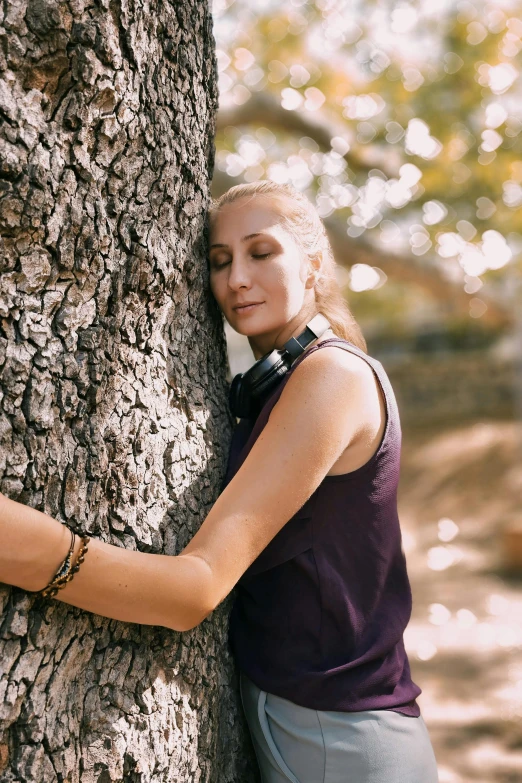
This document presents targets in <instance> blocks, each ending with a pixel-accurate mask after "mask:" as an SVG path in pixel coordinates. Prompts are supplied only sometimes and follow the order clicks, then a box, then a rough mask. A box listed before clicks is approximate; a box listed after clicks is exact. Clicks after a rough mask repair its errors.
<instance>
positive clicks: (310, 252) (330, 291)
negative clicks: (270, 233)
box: [209, 180, 368, 353]
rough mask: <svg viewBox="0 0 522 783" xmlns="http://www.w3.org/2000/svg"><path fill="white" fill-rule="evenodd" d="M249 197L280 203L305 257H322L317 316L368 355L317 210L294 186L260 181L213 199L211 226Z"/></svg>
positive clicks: (282, 219) (245, 184) (317, 287)
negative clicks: (226, 209)
mask: <svg viewBox="0 0 522 783" xmlns="http://www.w3.org/2000/svg"><path fill="white" fill-rule="evenodd" d="M248 196H251V197H254V196H271V197H273V198H276V199H278V200H279V201H280V203H281V207H282V210H281V213H280V217H281V222H282V223H283V224H284V225H285V228H286V229H287V230H288V231H289V232H290V233H291V234H292V236H293V237H294V239H295V241H296V242H297V244H298V246H299V247H300V248H301V250H302V251H303V253H304V254H305V256H307V258H309V259H312V258H315V257H316V256H318V255H320V256H321V270H320V274H319V277H318V279H317V282H316V284H315V302H316V305H317V312H319V313H322V314H323V315H324V316H325V317H326V318H327V319H328V321H329V322H330V326H331V328H332V331H333V332H334V333H335V335H337V337H342V338H343V339H344V340H348V341H349V342H351V343H353V345H356V346H357V348H360V349H361V350H362V351H364V352H365V353H367V352H368V349H367V346H366V340H365V339H364V336H363V333H362V331H361V328H360V326H359V324H358V323H357V321H356V320H355V318H354V317H353V315H352V313H351V311H350V308H349V307H348V304H347V302H346V300H345V298H344V296H343V293H342V291H341V288H340V287H339V283H338V281H337V275H336V272H335V270H336V267H337V262H336V261H335V258H334V255H333V251H332V247H331V245H330V240H329V239H328V235H327V233H326V229H325V227H324V223H323V221H322V220H321V218H320V217H319V214H318V212H317V210H316V208H315V206H314V205H313V204H312V203H311V201H309V199H308V198H307V197H306V196H305V195H304V193H301V192H300V191H299V190H297V189H296V188H295V187H294V186H293V185H290V184H288V183H282V184H280V183H277V182H272V180H257V181H255V182H246V183H241V184H239V185H233V186H232V187H231V188H229V189H228V190H227V191H226V192H225V193H223V194H222V195H221V196H220V197H219V198H217V199H212V201H211V205H210V210H209V219H210V223H211V224H212V222H213V221H214V220H215V218H216V217H217V215H218V213H219V210H220V209H221V207H223V206H225V204H231V203H233V202H234V201H238V200H239V199H241V198H244V197H248Z"/></svg>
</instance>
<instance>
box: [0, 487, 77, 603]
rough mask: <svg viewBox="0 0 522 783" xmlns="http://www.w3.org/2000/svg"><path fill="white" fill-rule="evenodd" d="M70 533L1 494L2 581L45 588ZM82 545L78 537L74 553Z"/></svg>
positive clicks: (27, 586) (67, 544)
mask: <svg viewBox="0 0 522 783" xmlns="http://www.w3.org/2000/svg"><path fill="white" fill-rule="evenodd" d="M70 535H71V534H70V531H69V530H68V528H67V527H66V526H65V525H62V523H61V522H58V520H56V519H53V517H50V516H48V515H47V514H44V513H43V512H41V511H37V510H36V509H34V508H31V507H30V506H25V505H24V504H23V503H18V502H17V501H15V500H10V499H9V498H7V497H6V496H5V495H0V540H1V541H2V546H0V582H4V583H5V584H9V585H14V586H16V587H20V588H22V589H23V590H27V591H29V592H36V591H38V590H42V589H43V588H44V587H46V586H47V584H48V583H49V582H50V581H51V579H52V578H53V577H54V575H55V573H56V571H57V570H58V568H59V567H60V565H61V563H62V562H63V559H64V558H65V556H66V555H67V552H68V550H69V547H70V543H71V538H70ZM79 546H80V540H79V537H77V540H76V542H75V552H74V555H76V554H77V552H78V548H79Z"/></svg>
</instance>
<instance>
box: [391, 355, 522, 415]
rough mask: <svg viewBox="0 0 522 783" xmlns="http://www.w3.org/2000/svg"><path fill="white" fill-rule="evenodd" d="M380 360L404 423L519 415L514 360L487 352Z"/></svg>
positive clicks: (521, 393) (521, 384)
mask: <svg viewBox="0 0 522 783" xmlns="http://www.w3.org/2000/svg"><path fill="white" fill-rule="evenodd" d="M377 358H379V359H380V361H381V362H382V364H383V367H384V369H385V370H386V372H387V373H388V377H389V379H390V381H391V384H392V386H393V389H394V391H395V396H396V398H397V402H398V405H399V411H400V415H401V421H402V422H403V423H404V424H421V423H422V422H423V421H426V422H429V423H431V422H436V421H439V420H440V421H449V420H458V419H463V418H476V417H481V416H484V417H489V416H492V417H506V418H514V417H515V416H517V411H520V400H521V397H522V379H521V378H520V377H517V372H516V365H515V363H514V362H513V361H512V360H508V359H502V360H498V359H493V358H492V357H491V356H489V355H487V354H485V353H483V352H477V353H462V354H461V353H459V354H449V355H439V356H431V357H424V356H418V355H414V356H411V357H408V358H407V359H404V360H402V361H401V362H400V363H399V362H395V361H391V360H387V359H386V358H380V357H377ZM517 387H518V392H517ZM518 415H520V414H518Z"/></svg>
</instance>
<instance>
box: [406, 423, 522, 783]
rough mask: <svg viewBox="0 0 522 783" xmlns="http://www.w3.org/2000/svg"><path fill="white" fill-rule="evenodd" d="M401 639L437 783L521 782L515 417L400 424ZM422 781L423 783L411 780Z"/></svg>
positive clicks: (521, 475) (519, 480)
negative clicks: (405, 616)
mask: <svg viewBox="0 0 522 783" xmlns="http://www.w3.org/2000/svg"><path fill="white" fill-rule="evenodd" d="M399 515H400V520H401V528H402V533H403V546H404V551H405V553H406V561H407V565H408V574H409V577H410V582H411V587H412V593H413V611H412V617H411V620H410V623H409V625H408V627H407V629H406V632H405V635H404V639H405V644H406V649H407V651H408V655H409V659H410V664H411V670H412V676H413V679H414V681H415V682H416V683H417V684H418V685H419V686H420V687H421V688H422V691H423V692H422V694H421V695H420V696H419V697H418V702H419V705H420V708H421V711H422V714H423V717H424V720H425V722H426V725H427V726H428V730H429V732H430V736H431V739H432V743H433V747H434V750H435V756H436V758H437V764H438V767H439V777H440V783H515V781H516V783H521V782H522V568H521V569H520V570H519V571H513V569H508V568H506V565H505V564H506V557H505V552H504V545H503V536H502V531H503V530H504V529H506V528H507V526H509V525H512V524H513V523H514V522H517V521H518V522H519V523H522V422H513V421H494V420H488V421H484V420H483V421H479V422H465V423H459V424H458V425H457V426H455V425H453V426H450V425H447V426H445V427H439V428H434V427H433V428H430V429H424V430H421V429H407V428H406V427H404V426H403V450H402V471H401V480H400V484H399ZM419 783H422V781H419Z"/></svg>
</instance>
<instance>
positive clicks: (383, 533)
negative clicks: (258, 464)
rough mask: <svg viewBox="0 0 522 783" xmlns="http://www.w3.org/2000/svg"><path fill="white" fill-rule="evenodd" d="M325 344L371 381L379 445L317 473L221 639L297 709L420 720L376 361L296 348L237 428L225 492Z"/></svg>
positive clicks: (395, 416)
mask: <svg viewBox="0 0 522 783" xmlns="http://www.w3.org/2000/svg"><path fill="white" fill-rule="evenodd" d="M330 344H336V345H338V346H339V347H340V348H342V349H345V350H347V351H350V352H351V353H354V354H356V355H357V356H360V357H361V358H362V359H364V360H365V361H366V362H367V363H368V364H369V365H370V367H371V368H372V369H373V371H374V373H375V375H376V376H377V378H378V380H379V382H380V385H381V387H382V389H383V392H384V395H385V398H386V414H387V422H386V427H385V430H384V434H383V438H382V441H381V444H380V446H379V447H378V449H377V451H376V452H375V453H374V455H373V456H372V457H371V458H370V459H369V460H368V462H366V464H365V465H363V466H362V467H360V468H358V469H357V470H354V471H351V472H349V473H343V474H340V475H337V476H325V477H324V479H323V481H322V482H321V484H320V485H319V486H318V487H317V489H316V490H315V492H314V493H313V494H312V495H311V497H310V498H309V499H308V500H307V501H306V502H305V504H304V505H303V506H302V507H301V508H300V509H299V511H298V512H297V513H296V514H294V516H293V517H292V518H291V519H290V520H289V521H288V522H286V523H285V525H284V526H283V527H282V529H281V530H280V531H279V532H278V533H277V534H276V535H275V537H274V538H273V539H272V540H271V541H270V542H269V543H268V545H267V546H266V547H265V549H264V550H263V551H262V552H261V554H260V555H259V556H258V557H257V558H256V559H255V560H254V562H253V563H252V564H251V565H250V566H249V568H248V569H247V570H246V571H245V573H244V574H243V575H242V577H241V578H240V580H239V581H238V583H237V584H236V586H235V588H234V589H235V601H234V604H233V607H232V612H231V615H230V625H229V642H230V645H231V649H232V652H233V654H234V656H235V658H236V661H237V663H238V666H239V668H240V669H242V670H243V671H244V672H245V674H246V675H247V676H248V677H249V678H250V679H251V680H252V681H253V682H254V683H255V684H256V685H257V686H258V687H259V688H261V689H262V690H265V691H268V692H269V693H273V694H275V695H277V696H282V697H283V698H285V699H289V700H290V701H292V702H294V703H295V704H299V705H301V706H303V707H309V708H311V709H316V710H338V711H341V712H354V711H359V710H375V709H391V710H394V711H396V712H401V713H403V714H405V715H410V716H415V717H417V716H419V715H420V709H419V705H418V704H417V702H416V701H415V698H416V696H418V695H419V694H420V693H421V692H422V691H421V689H420V688H419V687H418V685H416V684H415V683H414V682H413V681H412V679H411V676H410V666H409V661H408V657H407V653H406V650H405V648H404V641H403V632H404V629H405V628H406V625H407V624H408V621H409V619H410V615H411V608H412V595H411V589H410V583H409V579H408V575H407V570H406V559H405V555H404V550H403V548H402V539H401V530H400V525H399V518H398V514H397V485H398V481H399V463H400V455H401V437H402V436H401V426H400V420H399V411H398V408H397V403H396V400H395V395H394V393H393V390H392V387H391V384H390V381H389V379H388V376H387V374H386V372H385V370H384V368H383V366H382V364H381V363H380V362H379V361H378V360H377V359H374V358H372V357H371V356H368V354H366V353H364V351H362V350H360V349H359V348H357V347H356V346H355V345H353V344H352V343H350V342H348V341H347V340H341V339H339V338H332V339H328V340H325V341H324V342H322V343H320V344H318V345H314V346H312V347H311V348H309V349H308V350H307V351H305V352H304V353H303V354H301V356H299V357H298V359H297V360H296V361H295V362H294V364H293V366H292V367H291V369H290V370H289V371H288V372H287V374H286V375H285V376H283V378H282V379H281V381H280V382H279V383H278V385H277V386H276V388H275V389H274V390H272V392H271V393H270V394H269V396H268V397H267V398H266V400H265V402H264V405H263V407H262V409H261V411H260V413H259V415H258V417H257V419H256V420H255V421H254V420H250V419H240V420H239V422H238V423H237V424H236V426H235V428H234V432H233V437H232V443H231V448H230V455H229V460H228V467H227V472H226V476H225V480H224V484H223V489H224V488H225V486H226V485H227V484H228V483H229V481H230V480H231V479H232V477H233V476H234V474H235V473H236V472H237V470H238V469H239V467H240V466H241V464H242V463H243V461H244V460H245V458H246V456H247V454H248V453H249V451H250V449H251V448H252V445H253V444H254V442H255V440H256V438H257V437H258V435H259V433H260V432H261V430H262V429H263V427H264V426H265V424H266V422H267V420H268V417H269V415H270V411H271V410H272V408H273V407H274V405H275V404H276V402H277V400H278V399H279V396H280V395H281V392H282V390H283V388H284V385H285V383H286V381H287V380H288V378H289V377H290V375H291V373H292V372H293V370H294V369H295V367H296V366H297V365H298V364H299V363H300V362H301V361H302V360H304V359H306V357H307V356H308V355H309V354H311V353H313V352H314V351H316V350H320V349H321V348H322V346H323V345H330ZM310 459H313V453H311V454H310ZM267 491H269V487H267Z"/></svg>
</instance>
